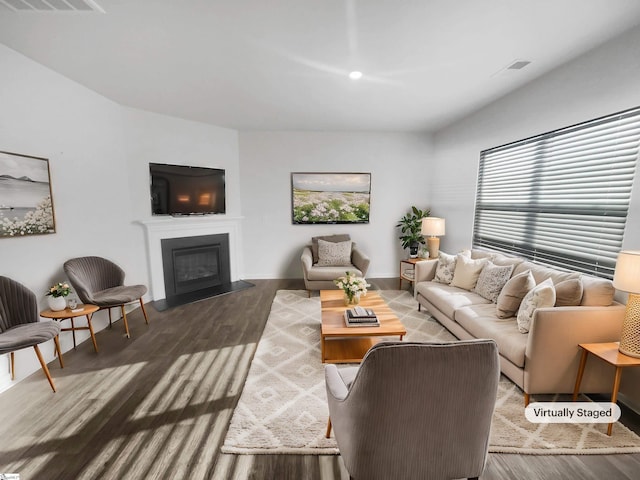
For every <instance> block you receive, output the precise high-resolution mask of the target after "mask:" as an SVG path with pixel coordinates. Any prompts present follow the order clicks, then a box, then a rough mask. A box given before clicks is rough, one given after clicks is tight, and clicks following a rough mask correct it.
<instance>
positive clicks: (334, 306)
mask: <svg viewBox="0 0 640 480" xmlns="http://www.w3.org/2000/svg"><path fill="white" fill-rule="evenodd" d="M360 305H361V306H363V307H366V308H370V309H372V310H373V311H374V312H375V314H376V316H377V317H378V320H379V321H380V325H379V326H375V327H347V326H346V325H345V322H344V312H345V310H346V309H347V308H348V307H346V306H345V304H344V294H343V293H342V290H320V308H321V311H322V327H321V340H320V346H321V355H322V363H360V362H361V361H362V359H363V358H364V356H365V355H366V353H367V352H368V351H369V349H370V348H371V347H372V346H373V345H375V344H376V343H378V342H380V341H381V338H380V337H395V336H399V337H400V340H402V337H403V336H404V335H406V334H407V330H406V329H405V328H404V325H402V322H401V321H400V319H399V318H398V317H396V315H395V314H394V313H393V310H391V308H390V307H389V306H388V305H387V304H386V303H385V301H384V300H383V299H382V298H381V297H380V295H378V293H377V292H372V291H369V292H368V293H367V295H366V296H364V297H361V298H360Z"/></svg>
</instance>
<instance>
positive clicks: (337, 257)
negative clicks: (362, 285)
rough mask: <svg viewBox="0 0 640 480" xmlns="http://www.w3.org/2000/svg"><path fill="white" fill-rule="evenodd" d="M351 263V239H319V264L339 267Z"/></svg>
mask: <svg viewBox="0 0 640 480" xmlns="http://www.w3.org/2000/svg"><path fill="white" fill-rule="evenodd" d="M341 265H342V266H347V265H351V240H347V241H346V242H327V241H326V240H323V239H321V238H320V239H318V266H320V267H334V266H335V267H338V266H341Z"/></svg>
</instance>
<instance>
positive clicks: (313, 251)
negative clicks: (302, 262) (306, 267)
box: [311, 233, 351, 264]
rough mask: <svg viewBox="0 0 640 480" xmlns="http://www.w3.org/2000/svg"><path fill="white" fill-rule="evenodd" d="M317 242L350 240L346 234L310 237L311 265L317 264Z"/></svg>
mask: <svg viewBox="0 0 640 480" xmlns="http://www.w3.org/2000/svg"><path fill="white" fill-rule="evenodd" d="M318 240H324V241H325V242H334V243H337V242H346V241H347V240H351V237H350V236H349V234H348V233H342V234H337V235H323V236H319V237H311V255H312V256H313V263H314V264H315V263H318Z"/></svg>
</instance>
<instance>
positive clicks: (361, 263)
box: [351, 245, 371, 277]
mask: <svg viewBox="0 0 640 480" xmlns="http://www.w3.org/2000/svg"><path fill="white" fill-rule="evenodd" d="M351 262H352V263H353V265H354V266H355V267H356V268H357V269H358V270H360V271H361V272H362V276H363V277H365V276H366V275H367V270H369V263H371V260H370V259H369V257H368V256H367V254H365V253H364V252H363V251H362V250H360V249H359V248H358V247H357V246H355V245H354V247H353V250H351Z"/></svg>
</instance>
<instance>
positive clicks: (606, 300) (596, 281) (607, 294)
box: [580, 275, 616, 307]
mask: <svg viewBox="0 0 640 480" xmlns="http://www.w3.org/2000/svg"><path fill="white" fill-rule="evenodd" d="M582 287H583V292H582V301H581V302H580V305H582V306H584V307H608V306H610V305H611V304H612V303H613V296H614V294H615V293H616V289H615V288H614V287H613V283H612V282H611V280H606V279H604V278H597V277H591V276H589V275H583V276H582Z"/></svg>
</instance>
